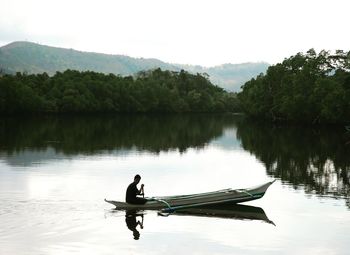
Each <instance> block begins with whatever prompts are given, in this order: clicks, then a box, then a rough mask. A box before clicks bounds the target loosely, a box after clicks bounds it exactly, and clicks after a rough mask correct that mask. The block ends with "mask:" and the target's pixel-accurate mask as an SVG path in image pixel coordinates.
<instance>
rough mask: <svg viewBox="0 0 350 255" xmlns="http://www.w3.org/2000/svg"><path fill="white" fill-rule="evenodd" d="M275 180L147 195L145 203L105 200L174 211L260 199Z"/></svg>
mask: <svg viewBox="0 0 350 255" xmlns="http://www.w3.org/2000/svg"><path fill="white" fill-rule="evenodd" d="M274 182H275V180H274V181H271V182H267V183H264V184H262V185H259V186H256V187H252V188H248V189H223V190H217V191H213V192H206V193H197V194H189V195H179V196H163V197H146V199H147V200H148V201H147V202H146V203H145V204H143V205H139V204H129V203H126V202H120V201H114V200H107V199H105V202H107V203H110V204H112V205H114V206H115V207H116V209H124V210H129V209H141V210H162V211H163V212H172V211H175V210H180V209H186V208H191V207H198V206H204V205H218V204H236V203H242V202H247V201H251V200H255V199H259V198H262V197H263V196H264V195H265V192H266V190H267V189H268V188H269V187H270V185H271V184H272V183H274Z"/></svg>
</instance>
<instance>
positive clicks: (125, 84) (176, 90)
mask: <svg viewBox="0 0 350 255" xmlns="http://www.w3.org/2000/svg"><path fill="white" fill-rule="evenodd" d="M238 109H239V104H238V100H237V98H236V94H234V93H227V92H226V91H224V90H223V89H221V88H219V87H217V86H214V85H213V84H211V83H210V81H209V80H208V78H207V77H204V76H202V75H200V74H197V75H193V74H189V73H187V72H185V71H183V70H182V71H181V72H171V71H162V70H161V69H155V70H152V71H143V72H140V73H138V74H137V76H136V77H132V76H127V77H121V76H115V75H114V74H109V75H105V74H102V73H96V72H91V71H87V72H79V71H72V70H67V71H65V72H63V73H60V72H57V73H56V74H55V75H54V76H53V77H49V76H48V75H47V74H46V73H44V74H37V75H26V74H21V73H17V74H16V75H3V76H0V113H6V114H12V113H23V112H31V113H34V112H54V113H61V112H69V113H72V112H224V111H238Z"/></svg>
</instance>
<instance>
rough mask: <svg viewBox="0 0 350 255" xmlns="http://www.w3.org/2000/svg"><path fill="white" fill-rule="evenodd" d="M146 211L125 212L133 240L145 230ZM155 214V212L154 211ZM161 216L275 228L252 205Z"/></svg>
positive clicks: (192, 210) (222, 206)
mask: <svg viewBox="0 0 350 255" xmlns="http://www.w3.org/2000/svg"><path fill="white" fill-rule="evenodd" d="M123 211H125V210H122V209H113V210H111V211H110V214H109V215H113V214H114V215H115V213H117V214H116V215H115V216H118V215H120V214H119V213H120V212H123ZM146 212H151V211H144V210H126V211H125V223H126V226H127V228H128V229H129V230H130V231H132V233H133V238H134V239H135V240H139V239H140V232H139V230H140V229H143V221H144V215H145V214H146ZM153 212H154V211H153ZM158 215H159V216H171V217H172V216H194V217H213V218H224V219H234V220H257V221H263V222H266V223H269V224H272V225H274V226H275V224H274V223H273V221H271V220H270V219H269V218H268V217H267V216H266V214H265V211H264V210H263V209H262V208H261V207H255V206H250V205H238V204H222V205H207V206H197V207H192V208H186V209H181V210H177V211H175V212H173V213H161V212H158Z"/></svg>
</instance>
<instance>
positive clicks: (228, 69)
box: [0, 42, 269, 91]
mask: <svg viewBox="0 0 350 255" xmlns="http://www.w3.org/2000/svg"><path fill="white" fill-rule="evenodd" d="M268 66H269V65H268V64H267V63H264V62H261V63H244V64H224V65H220V66H215V67H209V68H206V67H202V66H194V65H181V64H169V63H166V62H163V61H161V60H158V59H145V58H132V57H129V56H124V55H109V54H101V53H93V52H82V51H77V50H73V49H65V48H57V47H51V46H45V45H40V44H36V43H31V42H13V43H10V44H8V45H5V46H3V47H0V71H2V72H5V73H16V72H26V73H29V74H38V73H44V72H46V73H47V74H49V75H54V74H55V73H56V72H57V71H60V72H63V71H65V70H67V69H72V70H78V71H88V70H90V71H95V72H101V73H105V74H108V73H113V74H116V75H122V76H125V75H133V74H135V73H137V72H139V71H143V70H149V69H155V68H161V69H163V70H170V71H180V70H181V69H184V70H186V71H189V72H191V73H207V74H208V75H209V76H210V80H211V81H212V82H213V83H214V84H217V85H219V86H220V87H222V88H225V89H227V90H229V91H239V90H240V86H241V85H243V84H244V83H245V82H246V81H248V80H250V79H251V78H252V77H255V76H257V75H258V74H260V73H262V72H265V71H266V69H267V68H268Z"/></svg>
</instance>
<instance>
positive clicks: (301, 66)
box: [238, 49, 350, 123]
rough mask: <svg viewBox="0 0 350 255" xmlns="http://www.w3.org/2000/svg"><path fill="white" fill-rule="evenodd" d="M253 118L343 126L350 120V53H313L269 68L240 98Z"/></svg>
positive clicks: (250, 83) (253, 81) (252, 81)
mask: <svg viewBox="0 0 350 255" xmlns="http://www.w3.org/2000/svg"><path fill="white" fill-rule="evenodd" d="M238 97H239V99H240V102H241V104H242V107H243V110H244V111H245V112H246V113H247V114H248V115H250V116H254V117H259V118H265V119H270V120H274V121H276V120H277V121H293V122H304V123H343V122H348V121H349V120H350V100H349V99H350V51H349V52H344V51H341V50H337V51H336V52H335V53H334V54H331V53H330V52H329V51H324V50H323V51H321V52H319V53H318V54H317V53H316V52H315V50H313V49H310V50H309V51H308V52H307V53H306V54H303V53H298V54H296V55H295V56H292V57H290V58H288V59H285V60H284V61H283V62H282V63H278V64H276V65H274V66H270V67H269V68H268V70H267V72H266V74H260V75H259V76H257V77H256V78H254V79H251V80H250V81H248V82H246V83H245V84H244V85H243V86H242V92H240V93H239V94H238Z"/></svg>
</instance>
